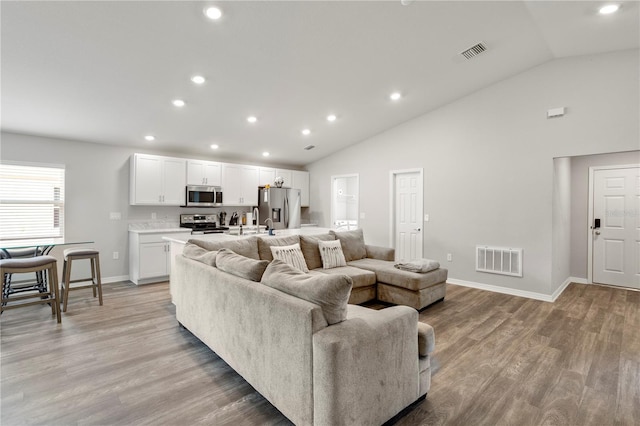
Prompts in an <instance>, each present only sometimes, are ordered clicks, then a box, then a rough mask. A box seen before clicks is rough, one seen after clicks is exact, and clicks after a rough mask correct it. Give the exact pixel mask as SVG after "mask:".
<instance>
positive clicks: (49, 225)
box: [0, 163, 65, 242]
mask: <svg viewBox="0 0 640 426" xmlns="http://www.w3.org/2000/svg"><path fill="white" fill-rule="evenodd" d="M64 172H65V170H64V166H58V165H40V164H14V163H0V240H3V241H5V242H6V241H13V240H28V239H51V238H53V239H55V238H63V237H64V174H65V173H64ZM25 242H26V241H25Z"/></svg>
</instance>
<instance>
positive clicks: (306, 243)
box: [300, 234, 336, 269]
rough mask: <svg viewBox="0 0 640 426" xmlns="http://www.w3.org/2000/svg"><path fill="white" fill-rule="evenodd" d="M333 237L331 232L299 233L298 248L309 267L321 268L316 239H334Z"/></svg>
mask: <svg viewBox="0 0 640 426" xmlns="http://www.w3.org/2000/svg"><path fill="white" fill-rule="evenodd" d="M335 239H336V237H335V236H333V235H331V234H320V235H313V236H311V235H300V248H301V249H302V255H303V256H304V260H305V261H306V262H307V267H308V268H309V269H317V268H322V258H321V257H320V248H319V247H318V241H335Z"/></svg>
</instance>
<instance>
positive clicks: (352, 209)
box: [331, 173, 360, 231]
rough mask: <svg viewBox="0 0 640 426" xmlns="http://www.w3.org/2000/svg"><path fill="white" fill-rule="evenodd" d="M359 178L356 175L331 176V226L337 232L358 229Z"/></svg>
mask: <svg viewBox="0 0 640 426" xmlns="http://www.w3.org/2000/svg"><path fill="white" fill-rule="evenodd" d="M359 195H360V177H359V175H358V174H357V173H354V174H347V175H337V176H331V225H332V227H333V228H334V229H335V230H337V231H349V230H352V229H357V228H358V212H359V211H360V203H359V200H360V197H359Z"/></svg>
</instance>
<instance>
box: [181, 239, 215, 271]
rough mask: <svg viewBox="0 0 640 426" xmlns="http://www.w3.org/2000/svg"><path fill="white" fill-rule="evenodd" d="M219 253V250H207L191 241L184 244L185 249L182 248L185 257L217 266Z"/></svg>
mask: <svg viewBox="0 0 640 426" xmlns="http://www.w3.org/2000/svg"><path fill="white" fill-rule="evenodd" d="M217 254H218V251H217V250H213V251H211V250H205V249H203V248H202V247H200V246H198V245H195V244H191V243H186V244H185V245H184V249H183V250H182V255H183V256H184V257H188V258H189V259H193V260H197V261H198V262H202V263H204V264H205V265H209V266H216V256H217Z"/></svg>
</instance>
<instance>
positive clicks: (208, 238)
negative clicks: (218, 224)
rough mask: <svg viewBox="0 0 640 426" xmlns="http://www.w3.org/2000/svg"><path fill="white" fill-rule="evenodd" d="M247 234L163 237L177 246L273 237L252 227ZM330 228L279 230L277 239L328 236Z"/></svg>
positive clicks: (247, 229) (313, 227) (307, 227)
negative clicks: (258, 232)
mask: <svg viewBox="0 0 640 426" xmlns="http://www.w3.org/2000/svg"><path fill="white" fill-rule="evenodd" d="M246 231H247V232H246V233H244V234H243V235H234V234H204V235H189V237H188V238H187V239H185V237H184V236H183V235H180V236H170V235H167V236H165V237H163V239H164V240H167V241H169V242H171V243H177V244H185V243H186V242H187V241H188V240H204V241H234V240H241V239H244V238H249V237H253V236H254V235H257V236H260V237H266V238H270V237H273V236H272V235H268V234H266V233H260V234H257V233H256V232H255V227H254V229H253V232H252V230H251V227H247V228H246ZM329 231H330V229H329V228H319V227H317V226H305V227H303V228H296V229H277V230H275V237H284V236H288V235H316V234H326V233H327V232H329Z"/></svg>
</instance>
